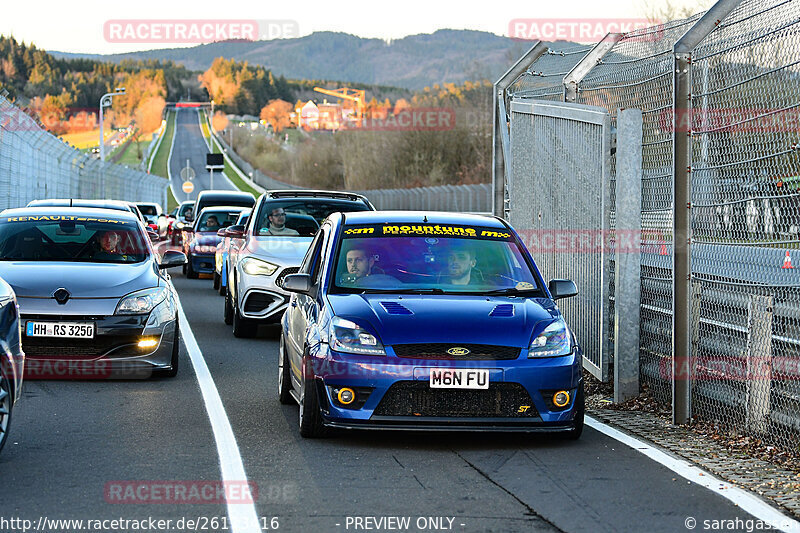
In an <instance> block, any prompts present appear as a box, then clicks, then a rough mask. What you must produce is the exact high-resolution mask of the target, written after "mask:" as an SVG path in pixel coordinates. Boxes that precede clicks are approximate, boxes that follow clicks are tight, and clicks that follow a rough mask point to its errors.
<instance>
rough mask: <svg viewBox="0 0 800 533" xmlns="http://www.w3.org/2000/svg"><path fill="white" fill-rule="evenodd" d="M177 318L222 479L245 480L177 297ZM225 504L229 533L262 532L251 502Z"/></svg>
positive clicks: (227, 424)
mask: <svg viewBox="0 0 800 533" xmlns="http://www.w3.org/2000/svg"><path fill="white" fill-rule="evenodd" d="M176 296H177V294H176ZM178 317H179V319H180V324H181V336H182V337H183V342H184V344H186V351H187V352H189V359H191V361H192V366H193V367H194V372H195V374H196V375H197V383H198V385H199V386H200V392H202V394H203V402H204V403H205V405H206V411H207V412H208V419H209V420H210V421H211V429H212V430H213V432H214V440H215V441H216V443H217V454H218V455H219V466H220V470H221V471H222V481H223V482H224V483H228V482H232V483H237V484H239V483H242V482H244V483H246V482H247V475H246V474H245V472H244V464H243V463H242V456H241V454H240V453H239V446H238V445H237V444H236V437H235V436H234V434H233V428H232V427H231V423H230V421H229V420H228V415H227V414H226V413H225V407H224V406H223V405H222V399H221V398H220V396H219V391H218V390H217V386H216V385H215V384H214V379H213V378H212V377H211V372H210V371H209V370H208V365H206V360H205V359H204V358H203V353H202V352H201V351H200V347H199V346H198V345H197V339H195V337H194V333H192V328H191V327H190V326H189V321H188V320H187V318H186V313H184V311H183V306H182V305H181V302H180V299H178ZM227 506H228V517H229V518H230V520H231V522H230V525H231V529H230V530H231V532H232V533H260V532H261V527H260V525H259V522H258V514H257V513H256V507H255V504H254V503H235V502H230V501H229V502H227Z"/></svg>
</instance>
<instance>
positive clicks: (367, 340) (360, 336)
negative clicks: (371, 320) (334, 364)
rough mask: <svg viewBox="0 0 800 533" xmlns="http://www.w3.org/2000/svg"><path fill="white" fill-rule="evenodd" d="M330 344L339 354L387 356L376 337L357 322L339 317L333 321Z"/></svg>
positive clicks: (329, 334)
mask: <svg viewBox="0 0 800 533" xmlns="http://www.w3.org/2000/svg"><path fill="white" fill-rule="evenodd" d="M328 342H329V343H330V346H331V349H333V350H335V351H337V352H344V353H353V354H359V355H386V350H384V349H383V344H381V341H380V340H378V338H377V337H376V336H375V335H373V334H372V333H370V332H369V331H366V330H365V329H364V328H362V327H361V326H359V325H358V324H356V323H355V322H351V321H350V320H346V319H344V318H341V317H338V316H335V317H333V319H331V325H330V330H329V332H328Z"/></svg>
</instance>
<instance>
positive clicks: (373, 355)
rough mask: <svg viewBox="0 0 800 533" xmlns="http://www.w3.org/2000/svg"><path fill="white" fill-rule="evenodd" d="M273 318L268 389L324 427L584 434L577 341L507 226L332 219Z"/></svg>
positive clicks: (422, 217) (567, 290) (446, 218)
mask: <svg viewBox="0 0 800 533" xmlns="http://www.w3.org/2000/svg"><path fill="white" fill-rule="evenodd" d="M283 286H284V288H285V289H286V290H287V291H290V292H292V293H293V294H292V298H291V301H290V304H289V307H288V311H287V312H286V313H285V315H284V317H283V321H282V326H283V328H282V334H281V340H280V356H279V365H278V367H279V372H278V394H279V398H280V401H281V402H282V403H285V404H288V403H291V402H297V403H298V404H299V405H300V434H301V435H303V436H304V437H318V436H322V435H324V434H325V433H326V432H327V430H328V428H365V429H366V428H373V429H417V430H479V431H486V430H497V431H549V432H558V433H561V434H563V435H564V436H566V437H569V438H578V437H579V436H580V434H581V432H582V430H583V417H584V393H583V380H582V377H581V349H580V346H578V343H577V341H576V339H575V336H574V335H573V334H572V332H571V331H570V329H569V327H568V326H567V324H566V322H565V320H564V318H563V317H562V315H561V313H560V311H559V309H558V307H557V306H556V304H555V302H554V300H557V299H559V298H564V297H568V296H574V295H575V294H577V290H576V288H575V285H574V284H573V283H572V282H571V281H568V280H552V281H550V283H549V285H545V283H544V281H543V279H542V277H541V275H540V273H539V271H538V269H537V267H536V265H535V264H534V262H533V259H532V258H531V256H530V254H529V253H528V251H527V250H526V249H525V247H524V245H523V244H522V242H521V241H520V239H519V237H518V235H517V234H516V232H515V231H514V230H513V228H511V227H510V226H509V225H508V224H507V223H506V222H505V221H503V220H502V219H499V218H493V217H486V216H478V215H462V214H455V213H423V212H408V211H404V212H386V211H384V212H363V213H346V214H343V213H335V214H333V215H331V216H330V217H328V219H326V220H325V222H324V223H323V224H322V226H321V228H320V230H319V231H318V232H317V234H316V236H315V237H314V240H313V242H312V243H311V245H310V247H309V249H308V253H307V254H306V256H305V258H304V260H303V263H302V265H301V267H300V271H299V273H297V274H292V275H289V276H287V277H286V278H285V279H284V284H283Z"/></svg>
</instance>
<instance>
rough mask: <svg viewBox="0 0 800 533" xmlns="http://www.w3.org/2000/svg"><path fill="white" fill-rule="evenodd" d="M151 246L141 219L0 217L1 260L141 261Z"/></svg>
mask: <svg viewBox="0 0 800 533" xmlns="http://www.w3.org/2000/svg"><path fill="white" fill-rule="evenodd" d="M148 257H149V247H148V244H147V242H146V241H145V237H144V235H143V234H142V233H141V230H140V229H139V226H138V224H137V223H134V222H129V221H123V220H113V219H104V218H94V217H79V216H62V215H54V216H19V217H4V218H0V260H2V261H71V262H72V261H79V262H88V263H138V262H141V261H144V260H146V259H147V258H148Z"/></svg>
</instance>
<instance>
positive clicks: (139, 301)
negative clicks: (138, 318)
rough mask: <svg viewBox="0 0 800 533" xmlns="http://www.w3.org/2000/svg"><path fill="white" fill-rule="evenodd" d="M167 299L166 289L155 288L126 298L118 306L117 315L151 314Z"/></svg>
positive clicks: (137, 292)
mask: <svg viewBox="0 0 800 533" xmlns="http://www.w3.org/2000/svg"><path fill="white" fill-rule="evenodd" d="M166 297H167V288H166V287H153V288H152V289H144V290H141V291H136V292H132V293H130V294H129V295H127V296H124V297H123V298H122V299H121V300H120V301H119V304H118V305H117V310H116V312H115V313H114V314H115V315H141V314H144V313H149V312H150V311H152V310H153V308H154V307H155V306H157V305H158V304H160V303H161V302H163V301H164V299H165V298H166Z"/></svg>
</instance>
